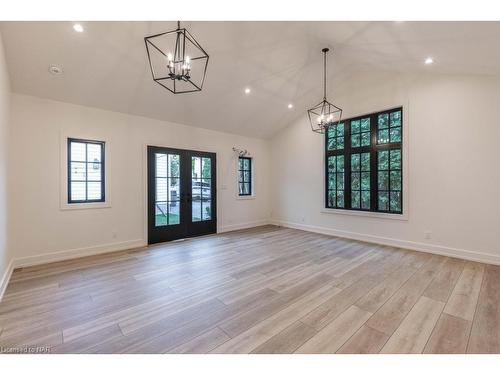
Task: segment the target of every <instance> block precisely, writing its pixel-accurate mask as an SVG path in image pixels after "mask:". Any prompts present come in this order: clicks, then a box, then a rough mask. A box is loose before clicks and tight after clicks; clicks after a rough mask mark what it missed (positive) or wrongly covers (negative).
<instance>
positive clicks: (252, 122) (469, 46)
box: [0, 15, 500, 138]
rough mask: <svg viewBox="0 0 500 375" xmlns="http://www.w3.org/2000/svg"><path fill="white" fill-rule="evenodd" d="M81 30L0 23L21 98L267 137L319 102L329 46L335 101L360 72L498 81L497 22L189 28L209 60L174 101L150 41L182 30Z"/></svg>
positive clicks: (95, 25)
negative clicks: (151, 61) (202, 75)
mask: <svg viewBox="0 0 500 375" xmlns="http://www.w3.org/2000/svg"><path fill="white" fill-rule="evenodd" d="M325 16H326V15H325ZM80 23H81V24H82V25H83V26H84V28H85V31H84V32H83V33H77V32H75V31H74V30H73V28H72V26H73V23H72V22H2V23H1V24H0V30H1V32H2V35H3V39H4V44H5V49H6V55H7V62H8V68H9V72H10V75H11V81H12V87H13V90H14V92H17V93H22V94H28V95H35V96H39V97H44V98H50V99H54V100H59V101H64V102H70V103H75V104H82V105H88V106H93V107H98V108H103V109H108V110H113V111H118V112H125V113H130V114H135V115H141V116H147V117H152V118H157V119H162V120H168V121H173V122H178V123H183V124H187V125H193V126H198V127H203V128H210V129H215V130H220V131H226V132H231V133H236V134H242V135H248V136H255V137H261V138H266V137H269V136H271V135H272V134H274V133H275V132H276V131H278V130H279V129H281V128H283V127H284V126H286V125H287V124H288V123H290V122H291V121H293V120H294V119H296V118H297V117H298V116H302V115H303V114H304V111H305V110H306V109H307V108H308V107H310V106H311V105H313V104H316V102H319V100H320V99H321V97H322V74H323V73H322V54H321V48H323V47H325V46H328V47H330V48H331V49H332V48H333V50H334V52H333V54H330V60H329V85H330V95H329V96H330V97H331V98H332V99H333V101H334V102H335V100H334V98H335V95H336V94H337V95H338V94H339V93H338V90H340V89H341V87H342V86H343V83H345V82H348V81H349V80H350V79H352V78H353V77H355V76H356V74H358V73H361V72H363V73H366V72H370V71H381V70H382V71H394V72H398V73H401V72H403V73H417V74H418V73H420V72H430V73H445V74H448V73H453V74H490V75H499V74H500V49H499V48H498V40H500V22H183V23H182V25H183V26H186V27H187V28H188V29H189V31H190V32H191V33H192V34H193V35H194V36H195V37H196V38H197V40H198V41H199V42H200V44H201V45H202V46H203V47H204V48H205V50H206V51H207V52H208V54H209V55H210V62H209V66H208V72H207V79H206V81H205V86H204V88H203V91H201V92H197V93H190V94H180V95H173V94H171V93H170V92H168V91H167V90H165V89H164V88H162V87H161V86H159V85H158V84H156V83H154V82H153V81H152V80H151V73H150V70H149V65H148V63H147V57H146V53H145V47H144V37H145V36H148V35H151V34H155V33H158V32H163V31H169V30H172V29H175V27H176V22H170V21H169V22H80ZM427 56H432V57H433V58H434V60H435V63H434V64H433V65H432V66H426V65H424V64H423V60H424V59H425V58H426V57H427ZM52 64H54V65H59V66H61V67H62V68H63V69H64V73H63V74H62V75H60V76H53V75H51V74H49V72H48V67H49V65H52ZM245 87H250V88H251V90H252V91H251V94H250V95H245V94H244V89H245ZM289 103H293V105H294V108H293V109H292V110H289V109H288V108H287V106H288V104H289Z"/></svg>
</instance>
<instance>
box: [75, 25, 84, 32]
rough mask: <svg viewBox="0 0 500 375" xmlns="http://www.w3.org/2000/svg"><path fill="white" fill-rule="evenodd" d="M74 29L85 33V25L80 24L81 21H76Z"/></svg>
mask: <svg viewBox="0 0 500 375" xmlns="http://www.w3.org/2000/svg"><path fill="white" fill-rule="evenodd" d="M73 29H74V30H75V31H76V32H77V33H83V26H82V25H80V24H79V23H75V24H74V25H73Z"/></svg>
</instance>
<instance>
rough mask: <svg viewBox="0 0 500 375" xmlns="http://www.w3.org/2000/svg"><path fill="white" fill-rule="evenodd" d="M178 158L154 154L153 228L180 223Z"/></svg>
mask: <svg viewBox="0 0 500 375" xmlns="http://www.w3.org/2000/svg"><path fill="white" fill-rule="evenodd" d="M179 169H180V157H179V155H178V154H170V153H156V154H155V172H156V173H155V187H156V189H155V190H156V196H155V226H157V227H159V226H166V225H176V224H179V223H180V211H179V208H180V188H181V186H180V184H181V183H180V172H179Z"/></svg>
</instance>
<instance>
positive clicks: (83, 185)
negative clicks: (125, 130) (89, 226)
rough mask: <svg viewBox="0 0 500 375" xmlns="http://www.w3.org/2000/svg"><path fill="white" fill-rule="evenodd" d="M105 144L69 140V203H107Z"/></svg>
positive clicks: (84, 140)
mask: <svg viewBox="0 0 500 375" xmlns="http://www.w3.org/2000/svg"><path fill="white" fill-rule="evenodd" d="M104 165H105V164H104V142H101V141H92V140H86V139H75V138H68V203H93V202H104V201H105V189H104V187H105V186H104V181H105V178H104Z"/></svg>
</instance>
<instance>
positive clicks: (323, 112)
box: [307, 48, 342, 134]
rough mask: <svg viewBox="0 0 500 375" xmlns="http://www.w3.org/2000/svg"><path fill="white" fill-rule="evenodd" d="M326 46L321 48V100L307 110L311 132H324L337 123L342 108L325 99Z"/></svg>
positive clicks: (340, 116)
mask: <svg viewBox="0 0 500 375" xmlns="http://www.w3.org/2000/svg"><path fill="white" fill-rule="evenodd" d="M328 51H329V49H328V48H323V49H322V50H321V52H323V68H324V70H323V100H322V101H321V102H319V103H318V104H317V105H315V106H314V107H312V108H311V109H308V110H307V115H308V117H309V122H310V123H311V128H312V131H313V132H316V133H320V134H324V133H325V131H326V130H327V129H328V127H330V126H333V125H335V124H338V123H339V121H340V119H341V118H342V109H340V108H339V107H337V106H336V105H334V104H332V103H330V102H329V101H328V100H327V99H326V54H327V53H328Z"/></svg>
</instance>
